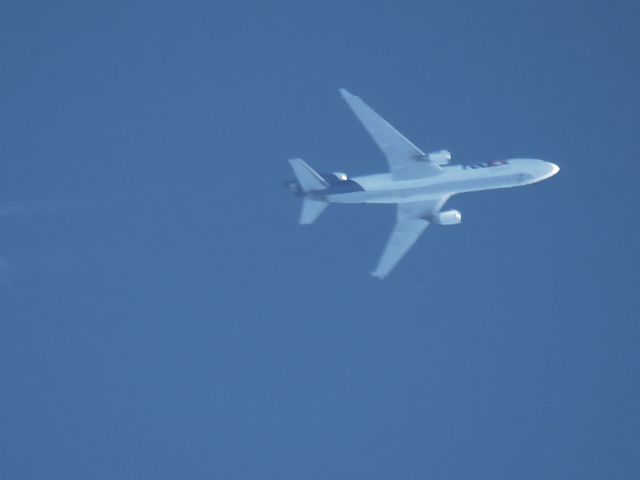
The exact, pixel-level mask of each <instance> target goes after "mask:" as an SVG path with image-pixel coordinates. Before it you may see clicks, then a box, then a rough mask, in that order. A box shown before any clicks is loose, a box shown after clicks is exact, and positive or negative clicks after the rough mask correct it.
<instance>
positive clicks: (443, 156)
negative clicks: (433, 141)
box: [427, 150, 451, 165]
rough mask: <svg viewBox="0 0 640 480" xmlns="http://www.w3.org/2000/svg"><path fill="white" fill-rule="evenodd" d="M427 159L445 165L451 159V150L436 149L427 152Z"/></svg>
mask: <svg viewBox="0 0 640 480" xmlns="http://www.w3.org/2000/svg"><path fill="white" fill-rule="evenodd" d="M427 159H428V160H429V161H430V162H431V163H435V164H436V165H446V164H447V163H449V162H450V161H451V152H450V151H449V150H438V151H437V152H431V153H429V154H427Z"/></svg>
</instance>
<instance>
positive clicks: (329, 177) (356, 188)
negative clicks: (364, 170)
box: [318, 173, 364, 195]
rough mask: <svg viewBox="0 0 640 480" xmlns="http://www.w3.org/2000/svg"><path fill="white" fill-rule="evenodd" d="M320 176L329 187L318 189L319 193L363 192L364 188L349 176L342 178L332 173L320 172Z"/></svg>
mask: <svg viewBox="0 0 640 480" xmlns="http://www.w3.org/2000/svg"><path fill="white" fill-rule="evenodd" d="M321 175H322V178H323V179H324V181H325V182H327V183H328V184H329V187H328V188H326V189H324V190H321V191H319V192H318V193H319V194H321V195H336V194H339V193H352V192H363V191H364V188H362V186H361V185H360V184H359V183H358V182H355V181H353V180H351V179H350V178H349V179H347V180H342V179H340V178H339V177H338V176H336V175H334V174H333V173H322V174H321Z"/></svg>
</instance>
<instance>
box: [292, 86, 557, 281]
mask: <svg viewBox="0 0 640 480" xmlns="http://www.w3.org/2000/svg"><path fill="white" fill-rule="evenodd" d="M340 93H341V95H342V97H343V98H344V100H345V101H346V102H347V104H348V105H349V107H350V108H351V110H352V111H353V113H354V114H355V115H356V117H357V118H358V119H359V120H360V122H361V123H362V125H363V126H364V128H365V129H366V130H367V131H368V132H369V135H371V137H372V138H373V141H374V142H375V143H376V144H377V145H378V147H379V148H380V150H382V153H383V154H384V156H385V157H386V159H387V163H388V164H389V170H390V171H389V172H388V173H380V174H374V175H366V176H360V177H354V178H349V177H348V176H347V175H346V174H345V173H343V172H333V173H322V174H321V173H318V172H317V171H315V170H314V169H313V168H311V167H310V166H309V165H308V164H307V163H306V162H305V161H304V160H302V159H300V158H294V159H290V160H289V163H290V165H291V168H292V169H293V173H294V175H295V178H296V180H292V181H288V182H285V186H287V187H288V188H289V189H290V190H291V191H292V192H293V193H294V194H296V195H297V196H299V197H301V198H302V212H301V214H300V224H302V225H309V224H311V223H313V222H314V221H315V220H316V219H317V218H318V217H319V216H320V214H321V213H322V212H323V211H324V210H325V208H327V206H328V205H329V204H330V203H387V204H388V203H393V204H397V212H396V223H395V226H394V227H393V231H392V232H391V236H390V238H389V240H388V242H387V245H386V248H385V250H384V252H383V254H382V256H381V257H380V260H379V261H378V265H377V266H376V268H375V270H373V271H372V272H371V275H373V276H374V277H377V278H380V279H382V278H384V277H386V276H387V275H389V273H390V272H391V271H392V270H393V269H394V267H395V266H396V265H397V264H398V262H399V261H400V260H401V259H402V257H404V255H405V254H406V253H407V252H408V251H409V249H410V248H411V247H412V246H413V245H414V244H415V243H416V241H417V240H418V238H419V237H420V235H422V233H423V232H424V230H425V229H426V228H427V227H428V226H429V225H430V224H432V223H434V224H436V225H456V224H459V223H461V222H462V214H461V213H460V212H459V211H458V210H446V211H443V210H442V207H443V206H444V204H445V203H446V202H447V200H449V198H451V197H452V196H453V195H457V194H460V193H466V192H477V191H480V190H491V189H495V188H510V187H519V186H523V185H529V184H532V183H537V182H541V181H543V180H546V179H548V178H550V177H552V176H554V175H555V174H557V173H558V172H559V171H560V168H559V167H558V166H557V165H555V164H553V163H551V162H546V161H543V160H537V159H532V158H512V159H508V160H492V161H488V162H479V163H474V164H466V165H464V164H460V165H454V164H450V162H451V158H452V157H451V153H450V152H449V151H447V150H438V151H434V152H431V153H424V152H423V151H422V150H420V149H419V148H418V147H416V146H415V145H414V144H413V143H411V142H410V141H409V140H408V139H407V138H405V137H404V136H403V135H402V134H401V133H400V132H398V131H397V130H396V129H395V128H393V127H392V126H391V125H390V124H389V123H388V122H387V121H386V120H384V119H383V118H382V117H381V116H380V115H378V114H377V113H376V112H375V111H373V109H371V107H369V106H368V105H367V104H365V103H364V102H363V101H362V100H361V99H360V97H357V96H355V95H352V94H351V93H349V92H348V91H346V90H344V89H340Z"/></svg>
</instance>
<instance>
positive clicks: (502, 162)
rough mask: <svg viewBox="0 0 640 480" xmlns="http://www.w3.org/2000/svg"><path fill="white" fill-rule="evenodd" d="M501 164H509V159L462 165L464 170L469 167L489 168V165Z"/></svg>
mask: <svg viewBox="0 0 640 480" xmlns="http://www.w3.org/2000/svg"><path fill="white" fill-rule="evenodd" d="M500 165H509V161H508V160H491V161H490V162H480V163H472V164H469V165H462V168H463V169H464V170H466V169H468V168H488V167H499V166H500Z"/></svg>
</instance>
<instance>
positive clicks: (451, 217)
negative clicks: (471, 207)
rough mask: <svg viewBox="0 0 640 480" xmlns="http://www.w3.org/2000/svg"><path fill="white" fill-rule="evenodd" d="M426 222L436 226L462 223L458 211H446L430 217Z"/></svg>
mask: <svg viewBox="0 0 640 480" xmlns="http://www.w3.org/2000/svg"><path fill="white" fill-rule="evenodd" d="M427 220H429V221H430V222H431V223H437V224H438V225H457V224H458V223H462V214H461V213H460V212H459V211H458V210H447V211H444V212H438V213H436V214H435V215H431V217H429V218H428V219H427Z"/></svg>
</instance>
